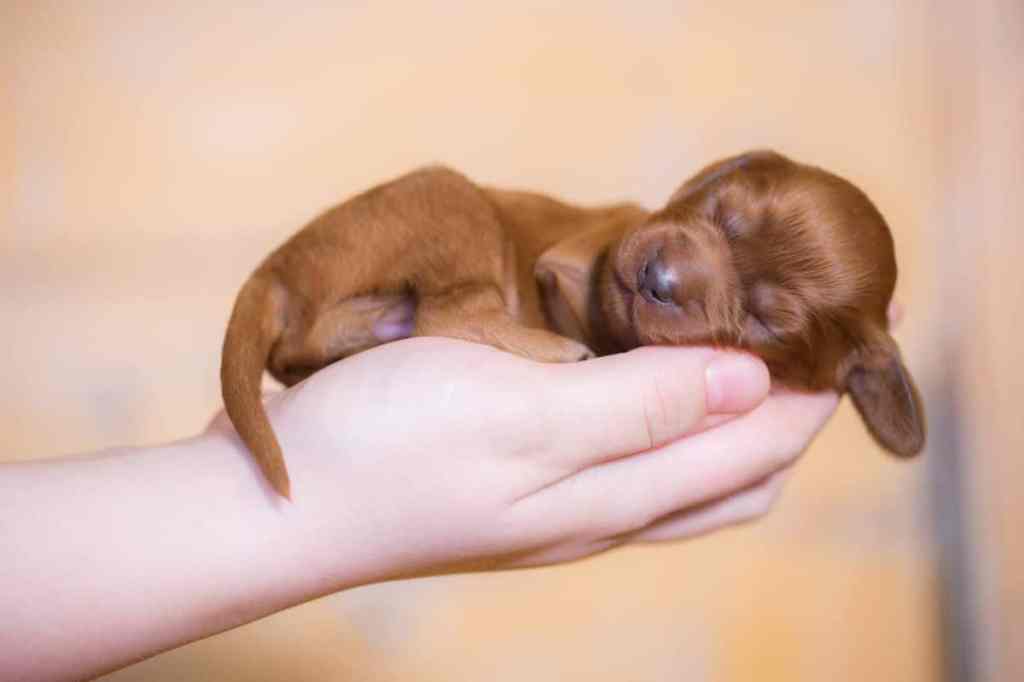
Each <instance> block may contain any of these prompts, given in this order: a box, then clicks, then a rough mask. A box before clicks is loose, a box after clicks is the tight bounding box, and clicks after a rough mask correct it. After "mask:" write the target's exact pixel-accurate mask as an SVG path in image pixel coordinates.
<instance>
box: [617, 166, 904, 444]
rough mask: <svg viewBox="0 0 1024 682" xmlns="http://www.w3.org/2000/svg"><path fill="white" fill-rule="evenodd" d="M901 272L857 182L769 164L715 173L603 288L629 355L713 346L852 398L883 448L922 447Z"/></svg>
mask: <svg viewBox="0 0 1024 682" xmlns="http://www.w3.org/2000/svg"><path fill="white" fill-rule="evenodd" d="M895 284H896V260H895V256H894V251H893V242H892V237H891V235H890V233H889V228H888V226H887V225H886V223H885V220H884V219H883V218H882V216H881V215H880V214H879V212H878V210H877V209H876V208H875V207H874V205H872V203H871V201H870V200H869V199H868V198H867V197H866V196H865V195H864V194H863V193H862V192H861V191H860V190H858V189H857V188H856V187H854V186H853V185H852V184H850V183H849V182H847V181H845V180H843V179H841V178H839V177H836V176H835V175H832V174H830V173H827V172H825V171H823V170H821V169H818V168H814V167H810V166H805V165H801V164H798V163H795V162H793V161H790V160H789V159H787V158H785V157H783V156H781V155H779V154H776V153H773V152H764V151H762V152H752V153H748V154H744V155H742V156H738V157H733V158H730V159H726V160H723V161H720V162H718V163H715V164H712V165H711V166H709V167H707V168H705V169H704V170H702V171H701V172H700V173H698V174H697V175H696V176H695V177H694V178H692V179H690V180H689V181H687V182H686V183H685V184H684V185H683V186H682V187H680V188H679V189H678V190H677V191H676V192H675V194H674V195H673V196H672V197H671V199H670V200H669V202H668V204H667V205H666V206H665V207H664V208H663V209H661V210H660V211H657V212H655V213H653V214H651V215H650V216H649V218H648V219H647V220H646V221H645V222H644V223H642V224H640V225H638V226H636V227H635V228H633V229H631V230H630V231H628V232H627V233H626V234H625V235H624V236H623V237H622V239H621V240H620V241H619V242H618V243H617V244H615V245H614V246H613V247H612V249H611V251H610V253H609V255H608V259H607V262H606V265H605V268H604V269H603V271H602V273H601V277H600V282H599V286H600V289H601V291H600V300H601V305H602V308H603V312H604V318H605V321H606V324H607V327H608V332H609V334H610V335H611V337H612V338H613V339H614V341H615V342H616V343H617V345H619V346H620V347H623V348H630V347H634V346H638V345H648V344H662V345H693V344H713V345H722V346H733V347H738V348H742V349H745V350H749V351H751V352H753V353H755V354H756V355H759V356H760V357H762V358H764V360H765V361H766V363H767V364H768V367H769V369H770V370H771V373H772V375H773V377H775V379H776V380H778V381H779V382H780V383H782V384H784V385H788V386H791V387H794V388H805V389H811V390H819V389H825V388H835V389H838V390H841V391H842V390H845V391H849V392H850V394H851V396H852V398H853V401H854V404H855V405H856V407H857V409H858V410H859V411H860V413H861V415H862V416H863V418H864V420H865V422H866V423H867V425H868V427H869V429H870V430H871V432H872V433H873V434H874V435H875V437H876V438H877V440H878V441H879V442H880V443H881V444H882V445H883V446H884V447H885V448H886V449H888V450H890V451H892V452H894V453H896V454H900V455H911V454H916V453H917V452H918V451H920V449H921V447H922V446H923V444H924V419H923V412H922V410H921V404H920V399H919V397H918V393H917V390H916V388H915V387H914V383H913V380H912V379H911V377H910V374H909V372H908V371H907V369H906V367H905V366H904V365H903V363H902V361H901V360H900V354H899V349H898V348H897V345H896V343H895V341H894V340H893V339H892V337H891V336H890V335H889V333H888V319H887V308H888V305H889V301H890V299H891V298H892V292H893V288H894V287H895Z"/></svg>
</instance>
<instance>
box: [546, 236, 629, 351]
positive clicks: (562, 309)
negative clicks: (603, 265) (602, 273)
mask: <svg viewBox="0 0 1024 682" xmlns="http://www.w3.org/2000/svg"><path fill="white" fill-rule="evenodd" d="M622 231H623V228H622V226H621V225H606V226H601V227H596V228H593V229H590V230H586V231H584V232H581V233H579V234H576V235H573V236H572V237H569V238H568V239H563V240H562V241H560V242H558V243H557V244H555V245H554V246H552V247H551V248H549V249H548V250H547V251H545V252H544V253H543V254H541V256H540V258H538V259H537V263H536V264H535V265H534V268H533V275H534V277H535V279H536V280H537V285H538V286H539V288H540V297H541V304H542V305H543V307H544V313H545V315H546V316H547V319H548V324H550V325H551V327H552V328H553V329H554V331H556V332H558V333H559V334H561V335H562V336H568V337H569V338H572V339H576V340H577V341H579V342H580V343H584V344H587V343H589V342H590V339H591V328H590V315H589V313H588V311H589V310H590V304H591V301H592V300H593V296H594V295H595V283H596V275H597V273H596V268H597V263H598V260H599V259H600V257H601V255H602V254H603V253H605V251H606V250H607V248H608V246H609V245H610V244H611V243H612V242H613V241H614V240H615V239H617V238H618V237H619V236H621V233H622Z"/></svg>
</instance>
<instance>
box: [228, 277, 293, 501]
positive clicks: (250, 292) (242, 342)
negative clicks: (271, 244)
mask: <svg viewBox="0 0 1024 682" xmlns="http://www.w3.org/2000/svg"><path fill="white" fill-rule="evenodd" d="M283 309H284V290H283V288H282V287H281V286H280V285H279V284H278V283H277V282H275V281H274V280H272V279H270V278H269V277H266V276H261V275H259V274H257V275H254V276H253V277H252V278H250V279H249V281H247V282H246V283H245V285H244V286H243V287H242V290H241V291H240V292H239V294H238V299H237V300H236V301H235V308H234V310H233V311H232V313H231V320H230V321H229V322H228V329H227V333H226V334H225V336H224V348H223V351H222V353H221V364H220V385H221V395H223V397H224V408H225V409H226V410H227V413H228V417H230V419H231V422H232V423H233V424H234V425H235V429H236V430H237V431H238V435H239V436H241V437H242V441H243V442H245V444H246V445H247V446H248V447H249V450H250V452H252V454H253V456H254V457H255V458H256V462H257V463H258V464H259V467H260V469H261V470H262V471H263V475H264V476H265V477H266V478H267V481H269V482H270V485H271V486H273V488H274V490H276V491H277V492H278V493H279V494H280V495H281V496H282V497H284V498H285V499H288V500H291V481H290V480H289V478H288V469H287V468H286V467H285V463H284V455H283V454H282V453H281V445H280V443H278V440H277V436H276V435H275V434H274V430H273V428H272V427H271V426H270V419H269V418H268V417H267V412H266V409H264V407H263V400H262V395H261V391H260V383H261V380H262V378H263V369H264V367H266V365H267V360H268V359H269V357H270V351H271V349H272V348H273V347H274V344H275V343H276V342H277V340H278V338H280V336H281V333H282V330H283V328H284V320H283Z"/></svg>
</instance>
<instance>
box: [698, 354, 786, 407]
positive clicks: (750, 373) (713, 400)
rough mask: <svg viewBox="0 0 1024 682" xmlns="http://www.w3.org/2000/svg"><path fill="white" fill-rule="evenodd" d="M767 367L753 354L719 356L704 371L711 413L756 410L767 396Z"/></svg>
mask: <svg viewBox="0 0 1024 682" xmlns="http://www.w3.org/2000/svg"><path fill="white" fill-rule="evenodd" d="M770 384H771V379H770V378H769V376H768V368H767V367H765V365H764V363H763V362H762V361H761V360H759V359H757V358H755V357H754V356H752V355H747V354H745V353H719V354H718V355H716V356H715V357H714V358H712V359H711V362H709V363H708V364H707V366H706V367H705V368H704V390H705V401H706V402H705V406H706V408H707V412H708V414H715V413H718V414H734V413H737V412H746V411H748V410H751V409H753V408H755V407H757V406H758V405H759V404H760V403H761V401H762V400H764V399H765V397H766V396H767V395H768V389H769V387H770Z"/></svg>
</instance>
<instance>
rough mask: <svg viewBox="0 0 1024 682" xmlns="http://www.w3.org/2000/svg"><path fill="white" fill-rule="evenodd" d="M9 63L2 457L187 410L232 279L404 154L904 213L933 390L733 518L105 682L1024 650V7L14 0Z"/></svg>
mask: <svg viewBox="0 0 1024 682" xmlns="http://www.w3.org/2000/svg"><path fill="white" fill-rule="evenodd" d="M0 55H2V59H0V69H2V71H0V76H2V79H0V84H2V90H0V92H2V94H3V98H2V101H3V106H2V107H0V287H2V291H3V295H2V296H0V320H2V321H3V322H2V325H3V328H4V333H3V334H2V335H0V339H2V344H3V345H2V348H3V350H4V352H5V354H6V356H7V357H8V362H6V363H3V365H0V385H2V386H3V389H4V390H3V391H2V395H0V438H2V441H3V443H4V444H5V445H4V447H3V448H2V450H0V459H18V458H33V457H45V456H52V455H57V454H60V453H63V452H74V451H83V450H91V449H99V448H103V447H108V446H112V445H118V444H145V443H154V442H158V441H162V440H169V439H174V438H178V437H182V436H185V435H189V434H192V433H194V432H196V431H198V430H199V429H200V428H202V426H203V425H204V423H205V421H206V420H207V419H208V418H209V416H210V415H211V414H212V413H213V412H214V411H216V410H217V409H218V408H219V390H218V372H217V367H218V363H219V350H220V342H221V334H222V333H223V329H224V325H225V323H226V320H227V315H228V312H229V310H230V306H231V303H232V300H233V296H234V294H235V292H236V290H237V288H238V286H239V285H240V284H241V282H242V281H243V280H244V278H245V276H246V275H247V274H248V272H249V271H250V270H251V269H252V268H253V267H254V266H255V265H256V263H257V262H258V261H259V260H260V259H261V258H262V257H263V255H265V254H266V253H267V252H268V251H269V250H270V249H272V248H273V247H274V246H276V245H277V244H278V243H280V242H281V241H283V240H284V239H285V238H286V237H287V236H288V235H289V234H291V233H292V232H293V231H294V230H295V229H297V228H298V227H299V226H300V225H301V224H302V223H303V222H304V221H305V220H307V219H308V218H310V217H311V216H313V215H314V214H315V213H317V212H319V211H320V210H321V209H323V208H324V207H326V206H327V205H329V204H332V203H335V202H337V201H339V200H341V199H343V198H345V197H346V196H348V195H350V194H352V193H354V192H356V191H359V190H361V189H365V188H366V187H368V186H370V185H372V184H374V183H376V182H378V181H381V180H385V179H388V178H389V177H391V176H394V175H396V174H399V173H401V172H403V171H406V170H408V169H410V168H412V167H413V166H416V165H419V164H423V163H427V162H431V161H441V162H444V163H448V164H452V165H454V166H456V167H458V168H459V169H461V170H463V171H464V172H466V173H467V174H469V175H470V176H471V177H473V178H475V179H477V180H479V181H481V182H487V183H494V184H498V185H504V186H509V187H523V188H532V189H538V190H542V191H546V192H550V193H553V194H557V195H561V196H563V197H565V198H567V199H570V200H574V201H578V202H607V201H613V200H620V199H635V200H639V201H641V202H643V203H645V204H647V205H649V206H655V205H657V204H658V203H659V202H661V201H663V200H664V199H665V198H666V197H667V195H668V194H669V192H670V191H671V190H672V189H673V188H674V187H675V186H676V185H677V184H678V183H679V182H681V180H683V179H684V178H685V177H686V176H687V175H688V174H689V173H691V172H693V171H694V170H696V169H697V168H698V167H699V166H700V165H702V164H704V163H706V162H707V161H710V160H712V159H715V158H717V157H720V156H723V155H726V154H731V153H735V152H738V151H741V150H744V149H747V148H751V147H764V146H770V147H775V148H777V149H779V150H780V151H783V152H785V153H787V154H790V155H792V156H794V157H796V158H798V159H800V160H804V161H808V162H812V163H815V164H819V165H822V166H825V167H827V168H829V169H831V170H833V171H835V172H838V173H840V174H843V175H845V176H847V177H848V178H849V179H851V180H852V181H854V182H855V183H856V184H858V185H860V186H861V187H862V188H864V189H865V191H866V192H867V193H868V194H869V195H870V196H871V197H872V198H873V199H874V200H875V202H876V203H877V204H878V206H879V207H880V208H881V210H882V212H883V213H884V214H885V215H886V217H887V218H888V220H889V222H890V224H891V226H892V227H893V229H894V231H895V237H896V243H897V253H898V257H899V259H900V264H901V279H900V284H899V288H898V295H899V297H900V298H901V299H902V300H903V301H904V302H905V303H906V304H907V306H908V309H909V315H908V317H907V319H906V321H905V323H904V325H903V327H902V328H901V330H900V332H899V338H900V340H901V343H902V345H903V349H904V353H905V355H906V358H907V361H908V364H909V365H910V367H911V368H912V370H913V371H914V372H915V374H916V376H917V379H918V382H919V383H920V385H921V386H922V388H923V390H924V392H925V399H926V402H927V405H928V408H929V413H930V416H931V419H932V440H931V445H930V447H929V452H928V453H927V454H926V456H925V457H924V459H922V460H920V461H916V462H914V463H905V462H896V461H893V460H891V459H886V458H885V457H883V456H882V455H881V454H880V453H879V452H878V451H877V449H876V447H875V446H874V445H873V444H872V443H871V441H870V440H869V439H868V437H867V436H866V434H865V432H864V430H863V428H862V427H861V426H860V424H859V423H858V422H857V421H856V419H855V418H854V416H853V414H852V411H851V410H850V409H849V407H848V406H844V407H843V409H842V411H841V414H840V415H839V416H838V417H837V418H836V419H835V420H834V422H833V423H832V424H831V425H830V427H829V428H828V429H827V431H826V433H825V434H824V435H823V436H822V437H821V438H820V439H819V440H818V442H817V443H816V444H815V446H814V447H813V448H812V450H811V451H810V452H809V453H808V455H807V457H806V458H805V461H804V463H803V464H802V465H801V467H800V469H799V472H798V474H797V476H796V478H795V480H794V481H793V482H792V484H791V485H790V488H789V490H788V491H787V494H786V495H785V497H784V498H783V500H782V502H781V503H780V504H779V505H778V507H777V509H776V510H775V512H774V513H773V514H772V515H771V516H770V518H768V519H767V520H765V521H763V522H761V523H759V524H756V525H754V526H751V527H746V528H742V529H737V530H731V531H726V532H722V533H720V534H717V535H714V536H711V537H707V538H705V539H700V540H697V541H692V542H689V543H684V544H677V545H670V546H657V547H645V548H634V549H627V550H623V551H619V552H615V553H612V554H609V555H606V556H602V557H599V558H597V559H593V560H590V561H586V562H583V563H579V564H575V565H571V566H565V567H559V568H553V569H544V570H536V571H529V572H516V573H508V574H495V575H480V576H458V577H448V578H444V579H431V580H419V581H411V582H402V583H393V584H387V585H379V586H372V587H367V588H363V589H359V590H353V591H351V592H348V593H344V594H340V595H336V596H333V597H329V598H325V599H322V600H319V601H316V602H313V603H311V604H308V605H305V606H303V607H300V608H296V609H292V610H290V611H288V612H285V613H282V614H279V615H277V616H274V617H271V618H268V619H265V620H264V621H261V622H258V623H255V624H252V625H250V626H247V627H243V628H240V629H238V630H236V631H233V632H229V633H226V634H224V635H221V636H218V637H214V638H211V639H208V640H205V641H202V642H198V643H196V644H193V645H190V646H187V647H184V648H182V649H179V650H176V651H173V652H170V653H167V654H164V655H162V656H158V657H156V658H153V659H151V660H148V661H145V662H142V663H140V664H137V665H135V666H133V667H130V668H128V669H126V670H123V671H121V672H119V673H115V674H113V675H110V676H108V677H107V678H106V679H108V680H110V681H111V682H132V681H135V680H190V679H196V680H207V679H209V680H213V679H216V680H280V679H289V680H423V681H434V680H437V681H442V680H444V681H449V680H453V681H454V680H467V681H469V680H496V681H497V680H524V679H528V680H538V681H540V680H565V679H572V680H574V679H587V680H593V681H597V680H727V681H733V680H735V681H741V680H743V681H745V680H752V679H756V680H786V681H797V680H807V681H815V682H817V681H820V680H831V681H833V682H843V681H845V680H851V681H852V680H864V679H878V680H902V681H907V682H913V681H915V680H921V681H924V680H936V679H987V680H1011V679H1021V678H1022V677H1024V649H1022V644H1021V642H1020V640H1019V637H1018V636H1017V635H1015V632H1014V628H1015V626H1016V627H1018V628H1019V626H1021V625H1024V542H1022V541H1021V539H1020V538H1019V537H1018V536H1019V533H1018V532H1017V530H1016V528H1017V525H1018V524H1019V520H1020V514H1021V512H1024V503H1022V502H1020V501H1018V500H1017V499H1016V489H1017V487H1018V486H1019V485H1020V484H1021V482H1022V481H1024V476H1022V473H1024V471H1022V469H1024V463H1022V457H1021V456H1022V455H1024V420H1021V419H1020V417H1019V416H1018V415H1019V412H1020V403H1019V398H1018V397H1017V396H1018V395H1019V393H1020V389H1021V388H1022V387H1024V386H1022V384H1024V381H1022V377H1024V374H1022V371H1021V369H1020V368H1019V366H1018V365H1017V363H1016V357H1015V356H1016V354H1017V353H1018V351H1019V349H1020V343H1021V342H1020V339H1021V338H1022V336H1024V329H1022V328H1021V324H1022V323H1021V319H1022V317H1024V303H1022V302H1021V301H1022V298H1024V297H1022V296H1021V293H1022V292H1021V289H1022V287H1021V273H1020V268H1019V265H1018V262H1019V259H1020V257H1021V254H1022V253H1024V236H1022V234H1024V230H1022V227H1024V222H1022V217H1024V199H1022V196H1021V195H1022V191H1021V190H1022V183H1021V181H1022V178H1024V173H1022V168H1021V166H1022V163H1024V124H1022V122H1021V113H1022V112H1024V67H1022V65H1024V10H1022V7H1021V5H1020V3H1019V2H1018V1H1017V0H983V1H982V2H980V3H976V4H974V5H967V4H966V3H954V2H952V1H951V0H950V1H946V0H907V1H905V2H884V1H875V0H869V1H867V2H858V3H854V2H849V3H836V4H822V5H816V4H812V3H804V2H796V1H794V0H781V1H779V2H773V3H762V2H757V1H755V0H750V1H749V2H725V3H698V2H684V3H670V2H664V1H662V0H658V1H656V2H647V3H613V2H580V1H567V2H562V3H539V4H537V3H532V2H519V3H514V4H511V5H507V6H505V5H498V4H492V3H464V4H463V3H453V2H440V3H424V4H419V3H416V4H414V3H337V4H336V3H293V2H284V1H283V0H270V1H269V2H265V3H261V4H260V6H259V8H256V9H254V8H245V9H243V6H242V4H238V5H237V6H232V5H228V4H223V3H206V2H198V1H195V0H186V1H183V2H178V3H128V2H123V3H117V2H93V1H84V0H83V1H79V2H74V3H56V2H19V1H17V0H14V1H8V2H6V3H3V4H2V5H0ZM68 513H69V514H73V513H74V510H73V509H69V510H68ZM9 588H10V586H4V589H9Z"/></svg>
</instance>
